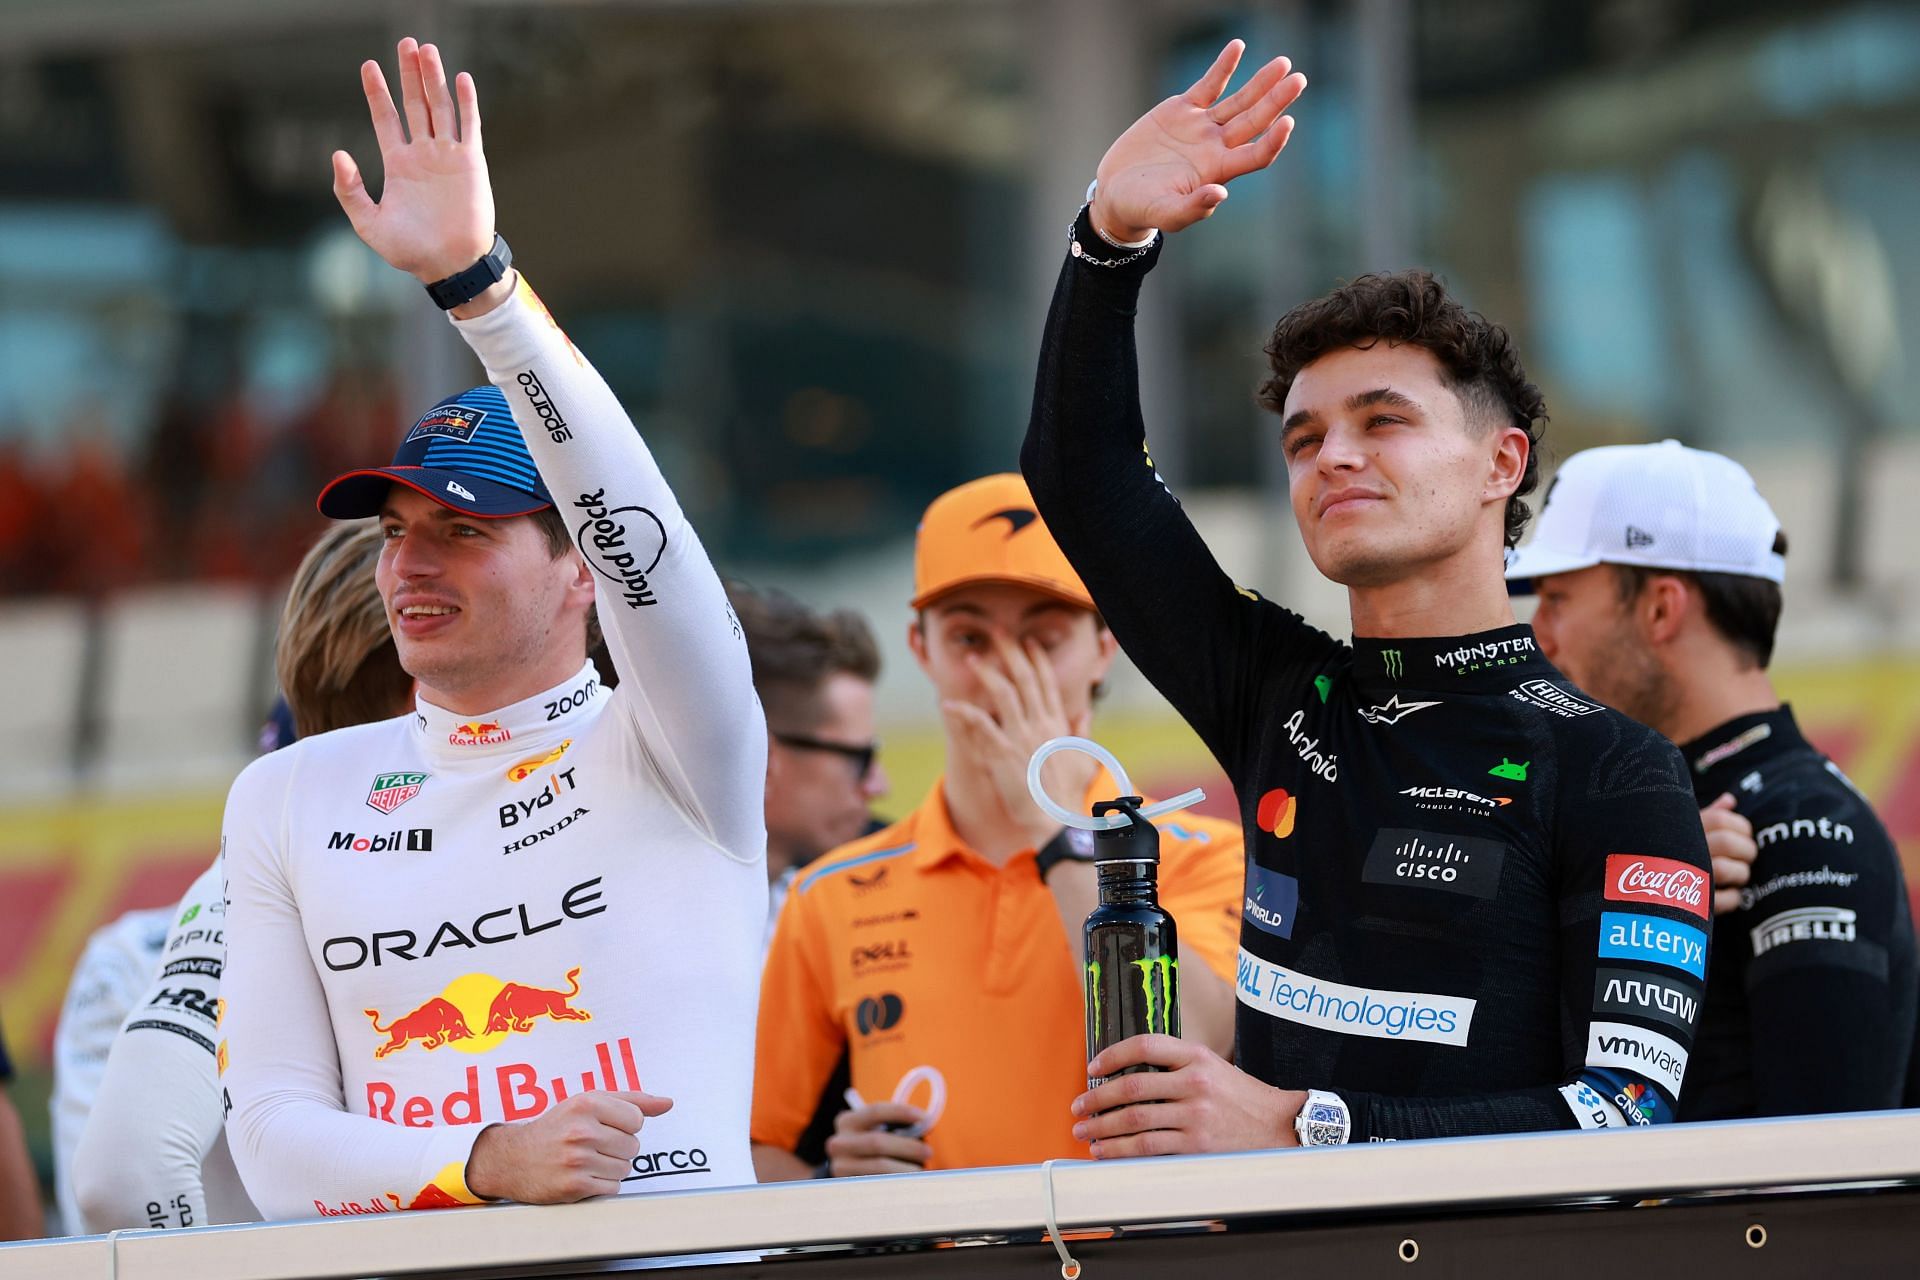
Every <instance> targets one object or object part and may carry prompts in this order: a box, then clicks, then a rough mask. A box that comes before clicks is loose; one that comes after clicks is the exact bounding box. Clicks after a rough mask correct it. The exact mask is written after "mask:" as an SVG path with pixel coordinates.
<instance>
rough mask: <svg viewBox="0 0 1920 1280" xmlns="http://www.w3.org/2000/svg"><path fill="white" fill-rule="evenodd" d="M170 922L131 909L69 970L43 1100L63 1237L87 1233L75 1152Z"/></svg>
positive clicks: (163, 915) (168, 914)
mask: <svg viewBox="0 0 1920 1280" xmlns="http://www.w3.org/2000/svg"><path fill="white" fill-rule="evenodd" d="M174 918H175V917H174V914H173V912H172V911H170V910H169V909H167V908H165V907H161V908H157V909H142V910H139V911H129V912H127V913H126V914H125V915H123V916H121V917H119V918H118V919H117V920H113V921H111V922H109V923H107V924H104V925H102V926H101V927H100V928H98V929H96V930H95V931H94V933H93V936H92V937H90V938H88V939H87V945H86V948H85V949H84V950H83V951H81V953H80V959H79V961H78V962H76V963H75V964H74V966H73V978H72V980H71V981H70V982H69V983H68V984H67V997H66V1000H65V1001H64V1002H63V1003H62V1004H61V1006H60V1020H59V1022H58V1023H56V1024H55V1026H54V1032H53V1095H52V1096H51V1097H50V1098H49V1099H48V1100H47V1110H48V1112H49V1113H50V1114H51V1117H52V1120H53V1195H54V1203H55V1206H56V1207H57V1209H58V1211H59V1216H60V1226H61V1233H62V1234H63V1235H70V1236H77V1235H81V1234H83V1233H84V1232H85V1229H86V1228H85V1225H84V1223H83V1222H82V1220H81V1219H82V1214H81V1212H80V1201H79V1198H78V1197H77V1196H75V1195H74V1191H73V1164H74V1153H75V1152H76V1151H77V1150H78V1149H79V1147H80V1135H81V1134H82V1133H84V1132H85V1131H86V1127H87V1117H88V1116H89V1115H90V1114H92V1111H93V1100H94V1096H95V1095H96V1094H97V1093H99V1091H100V1078H101V1077H102V1076H103V1075H105V1074H106V1070H107V1056H108V1054H109V1053H110V1052H111V1051H112V1049H113V1045H114V1041H115V1040H117V1039H118V1038H119V1035H120V1025H121V1024H122V1023H123V1022H125V1021H126V1019H127V1010H129V1009H131V1008H133V1007H134V1005H135V1004H136V1003H137V1002H138V1001H139V999H140V993H141V992H143V991H145V990H146V989H147V986H148V984H149V983H150V981H151V980H152V978H153V973H154V969H155V967H156V966H157V965H158V964H159V960H160V955H161V952H162V951H163V950H164V949H165V948H166V945H167V926H168V925H169V924H170V923H172V921H173V920H174Z"/></svg>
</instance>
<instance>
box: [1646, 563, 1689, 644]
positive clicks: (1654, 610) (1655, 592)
mask: <svg viewBox="0 0 1920 1280" xmlns="http://www.w3.org/2000/svg"><path fill="white" fill-rule="evenodd" d="M1637 606H1638V607H1637V612H1638V614H1639V621H1640V629H1641V631H1642V633H1643V634H1645V636H1646V638H1647V643H1648V644H1650V645H1653V646H1654V647H1655V648H1662V647H1665V646H1667V645H1670V644H1672V643H1673V642H1674V641H1675V640H1677V639H1679V638H1680V636H1681V635H1683V634H1684V633H1685V632H1686V630H1687V627H1688V625H1689V623H1690V622H1691V620H1692V618H1693V616H1694V614H1695V613H1697V612H1698V611H1699V609H1700V607H1701V601H1700V598H1699V597H1698V596H1697V595H1695V594H1694V593H1693V592H1692V591H1689V590H1688V589H1687V584H1686V582H1685V581H1684V580H1682V579H1680V578H1676V577H1674V576H1673V575H1671V574H1664V573H1662V574H1655V575H1654V576H1653V577H1651V578H1649V579H1647V583H1646V586H1645V587H1643V588H1642V589H1641V592H1640V599H1639V601H1638V602H1637Z"/></svg>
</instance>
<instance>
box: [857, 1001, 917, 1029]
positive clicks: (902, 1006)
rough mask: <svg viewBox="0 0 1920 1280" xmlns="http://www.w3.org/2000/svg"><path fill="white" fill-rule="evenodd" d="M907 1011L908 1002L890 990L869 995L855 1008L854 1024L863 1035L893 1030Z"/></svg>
mask: <svg viewBox="0 0 1920 1280" xmlns="http://www.w3.org/2000/svg"><path fill="white" fill-rule="evenodd" d="M906 1011H907V1007H906V1003H905V1002H904V1001H902V1000H901V999H900V997H899V996H897V995H895V994H894V993H893V992H891V991H889V992H887V993H886V994H885V995H880V996H868V997H867V998H866V999H864V1000H862V1001H861V1002H860V1004H859V1006H858V1007H857V1008H856V1009H855V1010H854V1014H853V1025H854V1026H856V1027H858V1028H859V1030H860V1034H861V1035H863V1036H868V1035H872V1034H873V1033H874V1032H876V1031H891V1030H893V1029H894V1028H895V1027H896V1026H899V1025H900V1019H901V1017H902V1015H904V1014H905V1013H906Z"/></svg>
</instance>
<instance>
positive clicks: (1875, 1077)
mask: <svg viewBox="0 0 1920 1280" xmlns="http://www.w3.org/2000/svg"><path fill="white" fill-rule="evenodd" d="M1596 513H1600V514H1598V515H1596ZM1786 545H1787V544H1786V538H1785V536H1784V534H1783V533H1782V531H1781V528H1780V521H1779V518H1778V517H1776V516H1775V515H1774V513H1773V508H1772V507H1771V506H1769V505H1768V503H1767V501H1766V499H1765V498H1763V497H1761V495H1760V491H1759V489H1758V488H1757V487H1756V486H1755V485H1754V482H1753V477H1752V476H1750V475H1748V474H1747V471H1746V469H1745V468H1744V467H1742V466H1740V464H1739V463H1737V462H1735V461H1734V460H1733V459H1731V458H1728V457H1724V456H1722V455H1720V454H1717V453H1708V452H1706V451H1704V450H1700V449H1689V448H1686V447H1685V446H1683V445H1681V444H1679V443H1678V442H1676V441H1673V440H1667V441H1663V442H1661V443H1659V444H1644V445H1613V446H1609V447H1606V448H1600V449H1588V450H1585V451H1583V452H1581V453H1577V454H1575V455H1573V456H1572V457H1571V458H1568V459H1567V460H1566V461H1565V462H1564V463H1563V464H1562V465H1561V467H1560V470H1559V474H1558V475H1557V476H1556V477H1555V478H1554V484H1553V488H1552V489H1551V491H1550V494H1549V501H1548V503H1547V505H1546V509H1545V510H1544V511H1542V512H1541V514H1540V527H1539V529H1538V530H1537V531H1536V533H1535V535H1534V538H1533V540H1532V541H1531V542H1529V543H1528V544H1527V546H1526V547H1524V548H1522V549H1521V550H1520V552H1519V553H1518V554H1517V555H1516V556H1515V557H1514V561H1513V563H1512V565H1510V566H1509V568H1508V571H1507V576H1508V578H1509V579H1512V580H1514V581H1515V582H1516V589H1519V590H1530V591H1533V592H1535V593H1537V594H1538V596H1539V598H1540V604H1539V609H1538V611H1537V612H1536V613H1535V615H1534V627H1535V629H1536V630H1537V631H1538V633H1539V640H1540V644H1541V647H1542V648H1543V650H1544V651H1545V652H1546V653H1547V654H1548V655H1549V656H1550V657H1551V658H1552V660H1553V661H1554V662H1556V663H1559V664H1560V665H1562V666H1563V667H1564V668H1565V669H1566V671H1567V672H1568V674H1569V675H1571V676H1573V677H1574V678H1575V679H1577V680H1578V681H1579V682H1580V685H1581V687H1582V688H1584V689H1588V690H1590V691H1591V692H1592V693H1593V695H1594V697H1596V698H1597V699H1599V700H1600V701H1602V702H1604V703H1606V704H1607V705H1608V706H1611V707H1617V708H1619V709H1620V710H1621V711H1624V712H1626V713H1627V714H1628V715H1630V716H1632V717H1633V718H1634V719H1636V720H1639V721H1641V722H1643V723H1645V724H1649V725H1652V726H1653V727H1654V728H1656V729H1658V730H1660V732H1662V733H1664V734H1666V735H1667V736H1669V737H1671V738H1672V739H1673V740H1674V741H1676V742H1679V743H1681V744H1682V746H1681V752H1682V754H1683V755H1684V756H1685V757H1686V760H1687V763H1688V764H1689V765H1690V766H1691V771H1692V775H1693V784H1694V789H1695V792H1696V794H1697V796H1698V798H1699V800H1700V802H1701V803H1702V804H1718V805H1721V806H1724V807H1733V808H1736V809H1737V811H1738V812H1740V813H1742V814H1744V815H1746V817H1747V818H1748V819H1749V820H1750V821H1751V822H1752V824H1753V831H1754V837H1755V843H1756V845H1757V846H1758V851H1757V856H1756V858H1755V859H1754V862H1753V866H1752V869H1751V872H1750V877H1749V879H1748V881H1747V883H1746V885H1745V887H1744V888H1741V889H1740V890H1739V892H1738V898H1737V900H1736V901H1731V902H1728V903H1726V904H1725V907H1730V908H1731V910H1728V911H1726V914H1722V915H1719V916H1718V918H1717V919H1716V921H1715V924H1716V926H1717V928H1716V937H1715V939H1714V942H1715V945H1714V949H1713V964H1712V967H1711V969H1710V970H1709V971H1708V975H1707V977H1708V982H1707V990H1706V1001H1705V1007H1704V1008H1703V1010H1702V1011H1701V1015H1700V1031H1699V1042H1698V1047H1697V1048H1696V1049H1695V1050H1694V1054H1693V1069H1692V1073H1691V1078H1690V1079H1689V1081H1688V1085H1687V1097H1686V1104H1685V1106H1683V1107H1682V1108H1681V1119H1683V1120H1726V1119H1733V1118H1738V1117H1743V1116H1756V1115H1759V1116H1778V1115H1806V1114H1815V1113H1823V1112H1834V1111H1877V1110H1883V1109H1888V1108H1893V1107H1899V1106H1903V1105H1904V1106H1913V1105H1915V1104H1916V1103H1920V1097H1915V1096H1914V1092H1913V1085H1912V1078H1913V1074H1914V1072H1915V1069H1916V1064H1915V1061H1914V1058H1915V1044H1914V1035H1915V1031H1916V1021H1917V1019H1916V1016H1915V1012H1916V999H1920V995H1917V994H1916V993H1920V958H1916V955H1915V941H1914V933H1913V916H1912V912H1911V909H1910V907H1909V905H1908V900H1907V885H1906V878H1905V876H1904V875H1903V874H1902V872H1901V868H1900V855H1899V852H1898V851H1897V850H1896V849H1895V848H1894V844H1893V841H1892V839H1891V838H1890V837H1889V836H1888V835H1887V829H1886V828H1885V827H1884V826H1882V825H1881V823H1880V820H1879V818H1878V817H1876V816H1875V815H1874V812H1873V808H1872V806H1871V805H1869V804H1868V803H1867V799H1866V797H1865V796H1863V795H1861V794H1860V792H1859V791H1858V790H1857V789H1856V788H1855V787H1854V785H1853V783H1852V782H1851V781H1849V780H1848V778H1847V776H1846V775H1845V774H1843V773H1842V772H1841V771H1840V769H1839V767H1838V766H1836V765H1835V764H1834V763H1833V762H1832V761H1830V760H1828V759H1827V758H1826V757H1825V756H1823V755H1821V754H1820V752H1819V751H1818V750H1816V749H1815V748H1814V747H1813V745H1812V744H1811V743H1809V742H1808V741H1807V740H1806V738H1805V737H1804V736H1802V735H1801V733H1800V727H1799V725H1798V724H1797V723H1796V722H1795V720H1794V716H1793V711H1792V709H1791V708H1789V707H1787V706H1785V705H1783V704H1782V703H1781V701H1780V695H1779V694H1778V693H1777V692H1775V690H1774V688H1773V682H1772V680H1771V679H1770V678H1769V677H1768V675H1767V666H1768V663H1769V662H1770V661H1771V660H1772V657H1773V641H1774V631H1775V628H1776V627H1777V626H1778V624H1779V620H1780V611H1781V605H1782V595H1781V584H1782V583H1783V582H1784V581H1785V579H1786ZM1727 896H1729V897H1731V896H1732V895H1727Z"/></svg>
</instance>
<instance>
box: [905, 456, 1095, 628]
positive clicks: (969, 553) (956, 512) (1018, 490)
mask: <svg viewBox="0 0 1920 1280" xmlns="http://www.w3.org/2000/svg"><path fill="white" fill-rule="evenodd" d="M976 582H1010V583H1013V584H1015V585H1016V586H1022V587H1032V588H1033V589H1034V590H1036V591H1044V592H1046V593H1047V594H1048V595H1050V596H1058V597H1059V598H1060V599H1062V600H1065V601H1067V602H1068V603H1070V604H1077V605H1079V606H1081V607H1082V608H1085V609H1091V608H1093V607H1094V604H1093V597H1092V596H1091V595H1089V594H1087V588H1086V585H1085V584H1084V583H1082V582H1081V581H1080V575H1079V574H1077V573H1075V572H1074V571H1073V566H1072V565H1070V564H1068V563H1067V557H1066V554H1065V553H1064V552H1062V551H1061V550H1060V544H1059V543H1057V542H1055V541H1054V540H1053V534H1051V533H1049V532H1048V531H1047V526H1046V522H1045V521H1043V520H1041V519H1040V513H1039V512H1038V511H1037V510H1035V509H1034V505H1033V494H1032V493H1031V492H1029V491H1028V489H1027V482H1026V481H1025V480H1024V479H1022V478H1021V477H1019V476H1017V475H1014V474H1012V473H1010V472H1009V473H1003V474H1001V475H995V476H983V477H982V478H980V479H978V480H973V481H969V482H968V483H966V484H963V485H961V486H960V487H959V488H957V489H949V490H947V491H946V492H945V493H943V494H941V495H940V496H939V497H937V498H935V499H934V500H933V505H932V506H930V507H928V508H927V513H926V514H925V515H923V516H921V517H920V531H919V533H918V534H916V535H915V537H914V542H913V607H914V608H916V609H924V608H926V607H927V606H928V605H929V604H931V603H933V602H934V601H935V600H936V599H938V598H939V597H941V596H943V595H946V594H947V593H948V592H949V591H953V590H955V589H957V588H959V587H965V586H971V585H972V584H974V583H976Z"/></svg>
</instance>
